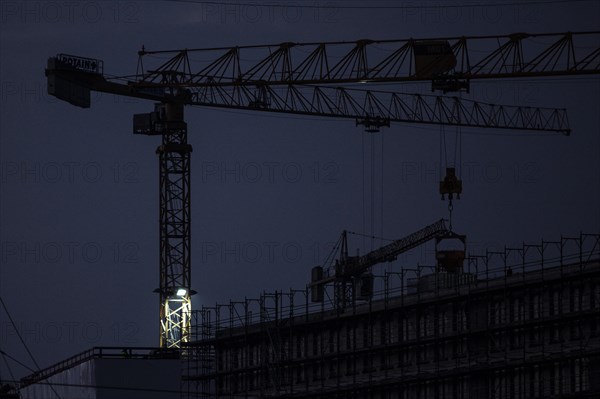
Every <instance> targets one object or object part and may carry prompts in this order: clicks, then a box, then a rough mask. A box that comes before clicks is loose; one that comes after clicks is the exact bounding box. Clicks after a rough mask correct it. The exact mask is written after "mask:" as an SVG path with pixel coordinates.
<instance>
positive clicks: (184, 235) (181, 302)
mask: <svg viewBox="0 0 600 399" xmlns="http://www.w3.org/2000/svg"><path fill="white" fill-rule="evenodd" d="M167 124H168V122H167ZM156 152H157V153H158V155H159V162H160V184H159V187H160V288H159V289H158V291H159V294H160V346H161V347H163V348H172V347H175V348H179V347H181V345H182V343H184V342H187V341H188V339H189V330H190V315H191V298H190V295H191V290H190V286H191V268H190V152H191V146H190V145H189V144H187V126H186V125H185V123H183V122H180V123H178V126H176V128H175V129H169V126H168V125H167V129H165V131H164V134H162V145H161V146H160V147H158V149H157V151H156Z"/></svg>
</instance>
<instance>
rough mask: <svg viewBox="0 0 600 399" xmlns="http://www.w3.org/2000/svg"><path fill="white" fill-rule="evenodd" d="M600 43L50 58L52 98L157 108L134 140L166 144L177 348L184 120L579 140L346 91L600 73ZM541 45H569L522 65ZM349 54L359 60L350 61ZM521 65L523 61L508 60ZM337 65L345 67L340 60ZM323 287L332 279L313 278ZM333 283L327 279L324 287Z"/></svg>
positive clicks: (167, 242)
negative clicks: (116, 61) (113, 64)
mask: <svg viewBox="0 0 600 399" xmlns="http://www.w3.org/2000/svg"><path fill="white" fill-rule="evenodd" d="M599 33H600V32H583V33H571V32H568V33H564V34H542V35H526V34H517V35H509V36H486V37H474V38H467V37H460V38H437V39H424V40H416V39H409V40H399V41H394V40H384V41H373V40H360V41H357V42H352V43H343V42H338V43H308V44H298V43H284V44H280V45H277V46H276V47H277V49H276V51H272V49H273V46H247V47H233V48H217V49H214V48H213V49H195V50H168V51H159V52H156V51H146V50H142V51H140V52H139V53H138V55H139V58H138V72H137V74H136V75H135V76H133V77H131V76H130V77H125V78H118V77H109V76H107V75H105V74H104V71H103V67H104V65H103V62H102V61H100V60H97V59H93V58H85V57H79V56H72V55H67V54H58V55H57V56H56V57H51V58H50V59H49V60H48V66H47V69H46V76H47V79H48V93H49V94H51V95H53V96H56V97H57V98H59V99H61V100H64V101H66V102H68V103H70V104H72V105H75V106H78V107H82V108H89V107H90V105H91V101H90V92H91V91H97V92H104V93H111V94H115V95H120V96H127V97H134V98H139V99H145V100H150V101H154V102H155V103H156V104H155V109H154V111H152V112H150V113H146V114H137V115H134V118H133V119H134V123H133V132H134V133H136V134H145V135H159V136H161V138H162V142H161V145H160V146H159V147H158V149H157V151H156V152H157V154H158V158H159V198H160V200H159V221H160V223H159V224H160V226H159V237H160V240H159V241H160V262H159V270H160V273H159V288H158V289H157V290H156V292H157V293H158V294H159V298H160V299H159V307H160V311H159V314H160V316H159V328H160V346H161V347H167V348H171V347H173V348H178V347H181V346H183V344H184V343H185V342H187V341H188V340H189V333H190V323H191V320H190V315H191V296H192V295H193V294H194V291H193V290H192V289H191V245H190V237H191V233H190V224H191V223H190V215H191V212H190V208H191V199H190V184H191V180H190V156H191V152H192V147H191V145H190V144H189V143H188V137H187V136H188V130H187V124H186V122H185V120H184V115H183V109H184V107H185V106H186V105H194V106H205V107H218V108H228V109H244V110H251V111H262V112H278V113H287V114H300V115H313V116H325V117H337V118H351V119H354V120H355V121H356V124H357V125H363V126H365V128H366V130H367V131H377V130H378V129H379V128H380V127H382V126H389V125H390V122H405V123H425V124H438V125H455V126H465V127H480V128H497V129H521V130H526V131H538V132H540V131H542V132H555V133H562V134H569V132H570V128H569V122H568V118H567V115H566V110H564V109H554V108H536V107H519V106H498V105H494V104H484V103H479V102H476V101H470V100H465V99H462V98H458V97H443V96H434V95H430V96H427V95H421V94H406V93H396V92H383V91H372V90H357V89H348V88H344V87H341V86H339V85H340V84H343V83H360V82H373V83H378V82H403V81H431V82H432V89H434V90H442V91H444V92H447V91H458V90H463V89H467V88H468V81H469V80H471V79H479V78H503V77H531V76H556V75H578V74H591V73H594V74H597V73H599V72H600V66H599V62H598V60H599V59H600V48H599V47H598V46H597V43H595V47H593V48H592V50H591V51H588V52H586V53H585V54H584V55H578V56H577V57H576V56H575V52H574V48H575V44H574V43H575V41H576V40H577V42H579V41H580V39H581V38H582V37H583V38H589V37H591V38H592V39H597V37H598V34H599ZM539 37H548V38H552V37H555V38H556V37H558V40H557V41H553V42H552V43H551V45H549V46H547V48H544V49H543V50H541V51H540V52H537V53H534V54H533V55H531V56H529V55H527V56H523V43H524V42H525V41H526V40H527V39H529V38H539ZM490 40H491V41H492V42H493V43H499V44H498V45H496V44H494V45H493V46H490V49H491V51H490V52H489V53H487V55H486V56H484V57H483V58H482V59H480V60H479V61H475V60H473V59H472V57H471V56H470V55H469V52H468V50H469V46H470V43H472V42H477V41H482V42H487V41H490ZM381 46H383V47H385V46H388V49H389V46H392V47H393V48H394V50H393V51H392V52H391V53H389V52H388V54H387V55H386V56H385V57H379V58H378V57H374V56H372V55H371V53H372V51H373V50H374V49H377V48H379V47H381ZM347 48H350V50H349V51H347V52H346V53H344V51H346V50H347ZM296 49H302V51H304V53H306V52H307V49H310V51H308V54H309V55H308V56H305V57H304V58H303V57H297V56H296V55H295V54H296V53H294V51H295V50H296ZM344 49H346V50H344ZM196 51H204V52H207V53H211V54H216V55H217V56H216V59H214V60H212V61H208V62H205V63H204V64H203V65H194V64H193V63H192V62H191V58H189V57H188V55H189V54H190V53H191V52H196ZM246 51H266V53H267V55H266V57H264V58H260V57H259V59H261V61H259V62H258V63H255V64H248V63H247V62H245V61H244V58H242V57H241V56H240V54H242V53H243V52H246ZM157 53H163V54H172V55H173V56H172V58H171V59H170V60H168V61H167V62H164V63H162V64H161V65H158V66H157V67H154V68H147V69H145V68H144V63H145V62H146V64H147V63H148V62H147V61H146V59H147V58H146V57H145V56H146V55H150V54H157ZM565 54H566V55H565ZM331 57H334V58H331ZM340 57H341V58H340ZM511 57H512V59H513V61H515V62H512V61H511V62H512V63H511V62H509V61H507V60H508V59H509V58H511ZM565 57H566V58H565ZM200 58H202V57H200ZM208 58H209V59H210V57H208ZM249 58H251V59H256V57H254V58H253V57H249ZM334 59H336V60H339V61H336V62H333V61H332V60H334ZM565 59H566V61H565ZM293 60H294V62H293ZM298 60H300V61H298ZM559 61H560V62H559ZM146 66H147V65H146ZM321 85H329V86H321ZM439 223H442V222H438V223H437V224H434V225H432V226H433V227H432V226H429V227H428V228H426V229H425V230H427V231H430V230H431V231H435V232H437V233H440V232H443V231H444V230H445V227H444V226H442V225H440V224H439ZM442 224H443V223H442ZM440 226H441V227H440ZM432 229H433V230H432ZM411 237H412V236H411ZM412 238H415V237H412ZM429 238H430V236H429V235H427V234H426V237H424V238H422V239H418V238H417V239H416V240H412V241H411V240H409V241H410V243H409V242H408V241H406V242H405V243H408V245H409V246H410V245H413V244H411V243H414V242H421V241H422V240H423V239H429ZM402 243H403V241H399V242H398V243H396V244H397V245H398V247H397V248H396V247H394V248H392V247H389V248H387V247H386V248H387V249H386V250H385V251H384V252H385V253H383V255H382V254H381V253H379V252H373V253H370V254H367V255H366V257H362V258H360V259H358V260H356V259H351V258H350V257H347V256H346V257H345V258H343V259H345V260H344V261H343V262H342V269H340V270H349V269H348V268H349V267H350V265H353V266H352V267H355V266H356V267H358V268H359V269H360V270H366V269H365V268H367V269H368V267H369V266H368V265H372V264H373V261H374V259H375V260H377V261H381V259H388V258H391V257H393V256H394V255H393V254H394V253H399V252H397V251H400V250H405V249H406V248H405V247H404V246H402V245H400V244H402ZM388 250H390V251H391V252H389V251H388ZM386 251H387V252H386ZM382 256H383V257H382ZM356 262H358V263H356ZM365 265H367V266H365ZM357 270H358V269H357ZM336 273H337V272H336ZM350 274H351V275H348V274H347V273H345V272H342V274H337V280H336V281H338V282H339V281H341V283H342V284H344V281H346V282H347V280H348V278H351V277H352V276H354V274H353V273H350ZM331 278H333V279H334V280H335V279H336V276H326V277H325V280H327V279H331ZM322 279H323V276H321V277H320V278H317V279H313V280H314V281H315V282H316V281H320V280H322ZM340 279H341V280H340ZM334 280H327V281H321V283H320V286H322V285H323V284H324V283H327V282H331V281H334ZM318 286H319V284H316V285H315V287H318ZM342 291H344V290H342ZM340 292H341V291H340ZM344 295H345V294H344Z"/></svg>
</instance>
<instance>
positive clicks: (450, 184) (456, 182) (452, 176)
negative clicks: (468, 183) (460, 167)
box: [440, 168, 462, 200]
mask: <svg viewBox="0 0 600 399" xmlns="http://www.w3.org/2000/svg"><path fill="white" fill-rule="evenodd" d="M461 193H462V180H460V179H458V178H457V177H456V170H455V169H454V168H446V177H444V180H442V181H441V182H440V194H442V199H444V195H446V194H448V199H450V200H451V199H452V198H453V197H454V194H456V198H457V199H460V194H461Z"/></svg>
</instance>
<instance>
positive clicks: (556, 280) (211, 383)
mask: <svg viewBox="0 0 600 399" xmlns="http://www.w3.org/2000/svg"><path fill="white" fill-rule="evenodd" d="M374 278H375V280H376V281H377V282H378V283H377V284H376V286H377V287H378V288H379V289H377V290H375V292H374V294H373V297H372V298H371V299H370V300H365V301H358V300H356V301H354V302H353V303H352V306H350V307H346V308H344V309H340V308H339V307H337V306H336V303H335V296H334V293H333V289H332V287H331V286H330V287H327V288H326V290H325V293H324V294H325V299H326V300H324V301H322V302H319V303H313V302H311V301H310V298H311V297H310V294H311V292H310V287H308V286H307V287H306V289H304V290H290V291H288V292H282V291H276V292H273V293H267V292H263V294H262V295H260V296H259V297H258V298H253V299H250V298H245V299H244V300H243V301H239V302H234V301H230V302H229V303H226V304H215V305H214V306H203V307H202V308H201V309H199V310H197V311H194V313H193V320H192V337H191V342H190V344H189V345H187V347H186V348H185V350H184V351H183V353H184V356H183V358H184V363H183V372H182V392H183V393H184V397H188V398H214V397H219V398H259V397H260V398H264V397H282V398H286V397H290V398H291V397H294V398H304V397H314V398H318V397H323V398H325V397H327V398H331V397H334V398H335V397H339V398H452V399H463V398H483V397H486V398H494V399H503V398H515V399H519V398H536V397H537V398H542V397H544V398H546V397H597V395H598V394H599V393H600V383H599V381H600V234H583V233H581V234H580V235H579V236H578V237H561V238H560V240H557V241H543V240H542V241H541V243H537V244H525V243H523V244H522V245H521V246H520V247H516V248H512V247H504V249H503V250H500V251H489V250H486V251H485V252H484V253H482V254H468V255H467V256H466V258H465V262H464V268H463V270H462V271H461V272H460V273H447V272H444V271H443V270H441V269H439V268H436V267H434V266H430V265H420V264H417V265H416V266H414V267H412V268H408V267H402V268H400V270H398V271H389V270H386V271H384V272H383V273H382V274H380V275H375V276H374Z"/></svg>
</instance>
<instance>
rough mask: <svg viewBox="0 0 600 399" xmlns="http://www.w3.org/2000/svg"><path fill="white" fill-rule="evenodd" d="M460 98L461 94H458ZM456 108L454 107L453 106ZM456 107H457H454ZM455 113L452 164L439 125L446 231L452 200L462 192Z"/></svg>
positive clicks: (458, 118) (460, 139)
mask: <svg viewBox="0 0 600 399" xmlns="http://www.w3.org/2000/svg"><path fill="white" fill-rule="evenodd" d="M460 95H461V97H462V93H461V94H460ZM455 106H456V105H455ZM456 107H457V106H456ZM455 111H456V122H457V123H456V131H455V134H454V143H452V144H454V148H453V151H452V162H450V160H449V159H448V142H447V140H446V131H445V129H444V125H440V154H439V155H440V164H439V165H440V176H442V165H445V167H446V176H445V177H444V179H443V180H442V181H440V194H441V195H442V200H444V199H445V195H446V194H447V195H448V214H449V217H448V229H449V230H450V231H452V211H453V210H454V204H453V203H452V200H453V199H454V195H455V194H456V199H460V194H461V192H462V180H460V179H459V176H460V172H461V167H462V128H461V120H460V109H459V108H455Z"/></svg>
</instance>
